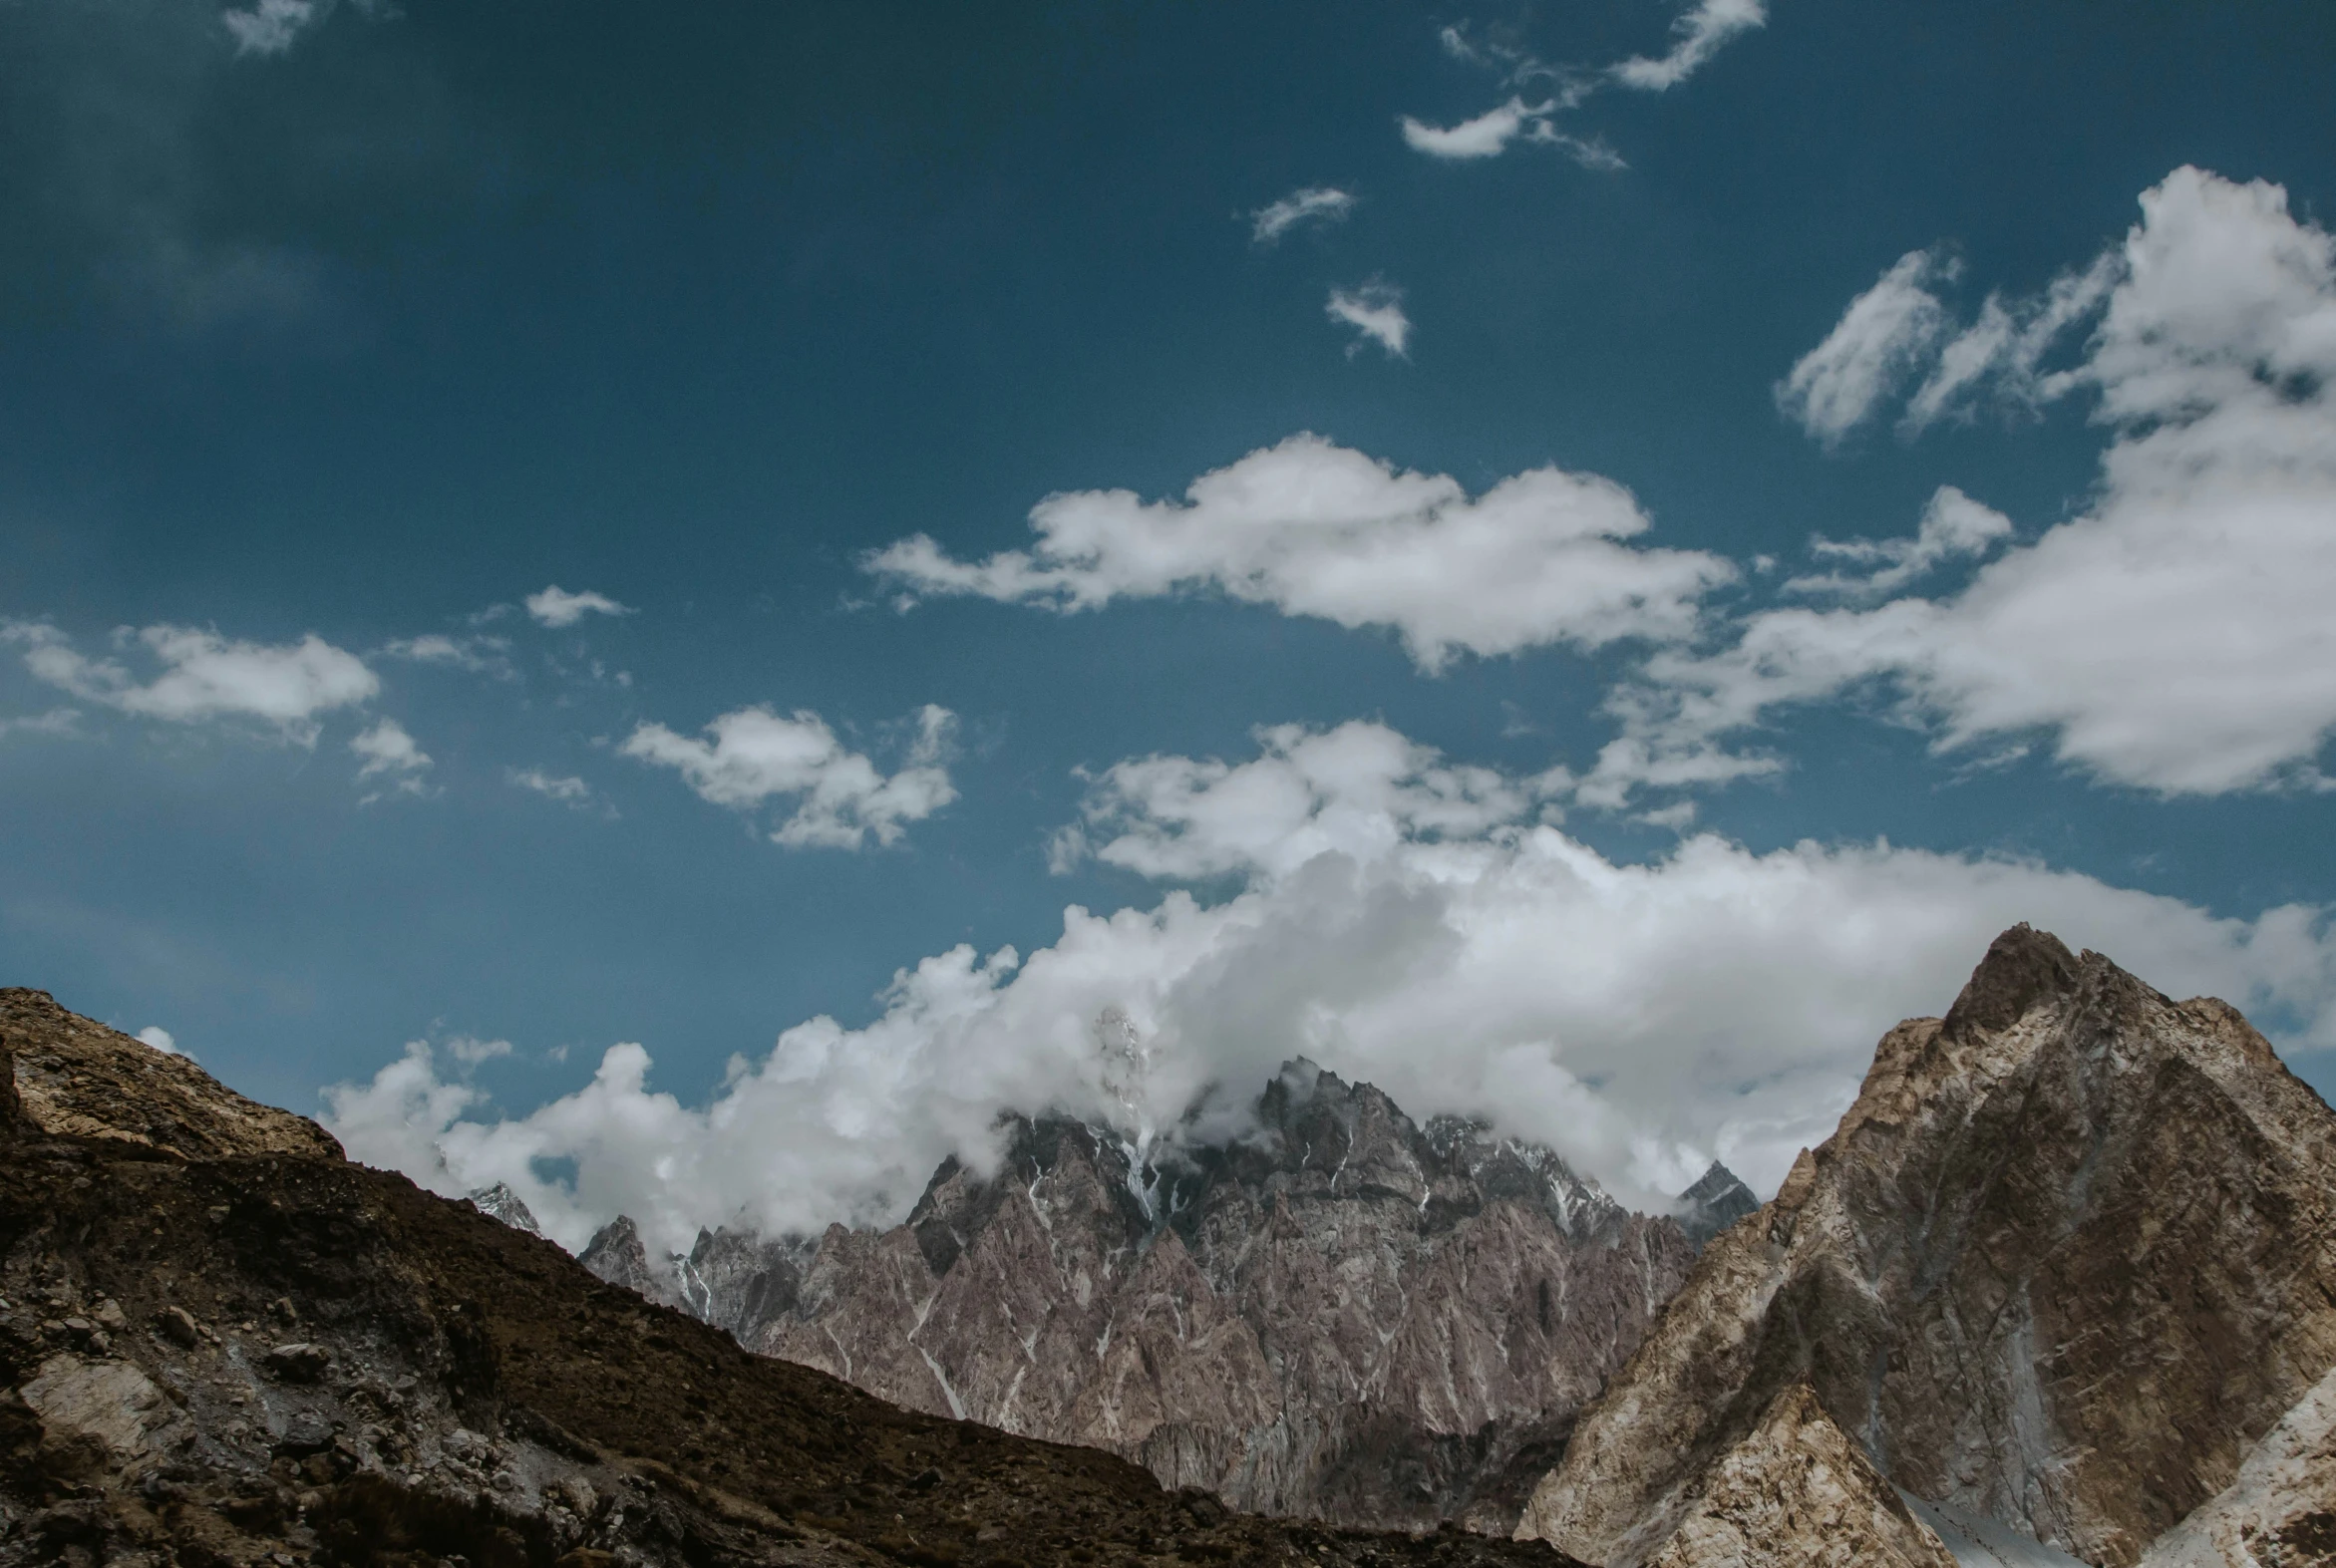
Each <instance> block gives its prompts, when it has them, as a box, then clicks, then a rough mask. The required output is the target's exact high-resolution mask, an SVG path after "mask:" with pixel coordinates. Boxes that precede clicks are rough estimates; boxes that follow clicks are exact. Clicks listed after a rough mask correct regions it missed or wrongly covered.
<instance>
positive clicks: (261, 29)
mask: <svg viewBox="0 0 2336 1568" xmlns="http://www.w3.org/2000/svg"><path fill="white" fill-rule="evenodd" d="M323 16H324V7H322V6H320V5H319V4H318V3H317V0H257V3H255V4H254V5H252V6H251V7H249V8H248V9H246V10H241V11H224V12H221V13H220V15H219V21H220V23H221V24H222V25H224V26H225V27H226V29H227V31H228V32H229V33H231V34H232V35H234V39H235V53H237V54H239V55H262V56H265V55H280V54H283V53H285V52H286V51H288V50H290V49H291V47H292V45H293V44H294V42H296V41H297V40H298V39H299V37H300V35H301V34H302V33H304V32H306V31H307V30H308V29H309V28H310V27H312V26H314V25H315V24H316V23H317V22H319V21H321V20H323Z"/></svg>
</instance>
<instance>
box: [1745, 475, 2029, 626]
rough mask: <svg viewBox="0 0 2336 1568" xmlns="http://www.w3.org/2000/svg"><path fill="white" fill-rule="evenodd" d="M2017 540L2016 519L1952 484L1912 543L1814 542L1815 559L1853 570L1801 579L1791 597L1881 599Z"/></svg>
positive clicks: (1942, 490) (1927, 511) (1793, 583)
mask: <svg viewBox="0 0 2336 1568" xmlns="http://www.w3.org/2000/svg"><path fill="white" fill-rule="evenodd" d="M2011 535H2012V520H2011V518H2009V517H2007V516H2005V515H2004V514H2003V513H2002V512H2000V511H1997V510H1996V509H1995V508H1994V507H1992V506H1987V505H1983V504H1981V503H1980V502H1978V501H1975V500H1973V499H1972V498H1971V497H1970V496H1968V495H1966V494H1964V493H1963V492H1962V491H1961V490H1959V489H1957V488H1955V487H1954V486H1953V485H1952V484H1942V485H1940V486H1939V487H1938V490H1937V493H1935V494H1933V495H1932V496H1931V497H1930V504H1929V505H1927V506H1925V507H1924V508H1923V509H1922V521H1921V522H1920V523H1919V524H1918V525H1917V526H1916V529H1915V533H1914V536H1913V537H1912V538H1910V539H1903V538H1901V539H1829V538H1826V537H1825V536H1824V535H1822V534H1821V535H1819V536H1818V537H1816V538H1814V539H1811V540H1810V541H1809V549H1810V553H1812V554H1814V555H1816V556H1818V557H1819V558H1821V559H1824V560H1832V561H1836V562H1839V563H1840V564H1841V565H1842V566H1844V567H1846V568H1848V569H1847V570H1835V571H1830V572H1826V573H1824V574H1823V575H1821V576H1813V577H1795V578H1793V579H1791V580H1790V581H1788V582H1787V583H1786V584H1785V591H1786V592H1788V593H1808V594H1837V595H1839V596H1841V597H1843V598H1854V599H1877V598H1881V597H1883V596H1884V595H1886V594H1891V593H1895V592H1897V591H1898V590H1899V589H1900V588H1903V587H1904V586H1905V585H1906V584H1907V583H1909V582H1912V581H1913V580H1914V579H1915V578H1917V577H1919V576H1922V575H1923V574H1924V573H1926V572H1928V571H1930V570H1931V569H1932V568H1934V567H1936V566H1939V565H1941V564H1943V563H1944V562H1947V561H1950V560H1954V559H1956V558H1958V557H1964V556H1980V555H1985V554H1986V553H1987V552H1988V551H1989V550H1991V549H1993V548H1994V547H1995V546H1996V545H1997V544H1999V543H2001V542H2002V541H2003V540H2005V539H2008V538H2010V537H2011ZM1858 567H1863V568H1865V570H1863V571H1859V570H1857V569H1856V568H1858Z"/></svg>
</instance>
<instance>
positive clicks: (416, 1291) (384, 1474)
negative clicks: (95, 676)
mask: <svg viewBox="0 0 2336 1568" xmlns="http://www.w3.org/2000/svg"><path fill="white" fill-rule="evenodd" d="M37 995H38V994H37V993H21V992H19V993H9V994H7V995H6V1003H7V1004H8V1005H12V1006H15V1007H16V1008H18V1009H19V1013H18V1014H17V1015H16V1017H15V1018H14V1019H11V1020H9V1021H7V1022H0V1568H16V1565H18V1564H23V1565H28V1568H29V1565H33V1564H42V1565H46V1564H52V1563H59V1562H63V1563H68V1564H76V1565H86V1564H96V1563H108V1564H126V1565H127V1564H140V1565H150V1568H165V1565H170V1564H181V1565H190V1568H191V1565H204V1568H215V1565H221V1564H245V1563H250V1564H260V1563H271V1564H305V1563H315V1564H320V1565H347V1568H367V1565H372V1568H414V1565H417V1564H425V1563H431V1564H436V1563H447V1562H464V1563H468V1564H470V1565H471V1568H552V1565H561V1568H616V1565H619V1564H622V1565H626V1568H683V1565H691V1568H700V1565H708V1564H733V1563H736V1564H746V1563H754V1564H774V1565H778V1564H794V1565H802V1568H844V1565H858V1568H864V1565H867V1564H871V1563H893V1564H911V1565H916V1564H922V1565H928V1568H938V1565H952V1564H953V1565H959V1568H1028V1565H1029V1564H1032V1563H1047V1564H1114V1565H1126V1568H1136V1565H1139V1564H1142V1565H1147V1568H1159V1565H1167V1564H1173V1563H1195V1564H1222V1563H1258V1564H1274V1565H1282V1568H1296V1565H1299V1564H1313V1565H1318V1568H1397V1565H1402V1568H1428V1565H1430V1564H1439V1565H1441V1564H1456V1565H1462V1568H1493V1565H1502V1568H1567V1565H1568V1564H1569V1562H1570V1560H1569V1559H1565V1558H1563V1557H1561V1556H1560V1555H1558V1554H1556V1553H1554V1552H1552V1551H1550V1550H1549V1549H1548V1548H1546V1547H1543V1546H1539V1545H1531V1546H1527V1545H1524V1544H1522V1543H1516V1542H1508V1541H1490V1540H1484V1539H1481V1538H1477V1537H1462V1536H1457V1535H1448V1536H1443V1537H1433V1536H1432V1537H1427V1538H1419V1539H1415V1538H1413V1537H1411V1536H1407V1535H1388V1534H1370V1533H1365V1532H1356V1531H1344V1530H1337V1529H1332V1528H1328V1527H1325V1526H1319V1525H1308V1524H1300V1523H1293V1522H1291V1521H1285V1520H1267V1519H1259V1518H1255V1517H1249V1516H1243V1515H1239V1514H1236V1513H1232V1512H1229V1511H1228V1510H1226V1509H1225V1508H1224V1507H1223V1506H1221V1505H1220V1504H1219V1503H1218V1502H1217V1501H1216V1500H1214V1499H1212V1498H1209V1497H1206V1496H1203V1495H1201V1494H1198V1493H1191V1492H1187V1493H1180V1494H1178V1493H1170V1492H1166V1491H1163V1490H1162V1488H1161V1487H1160V1486H1159V1485H1158V1483H1157V1482H1155V1481H1154V1479H1153V1478H1152V1477H1151V1476H1150V1475H1148V1474H1146V1473H1145V1472H1144V1471H1143V1470H1141V1469H1139V1468H1138V1467H1136V1466H1134V1465H1131V1464H1128V1463H1126V1462H1124V1461H1122V1460H1120V1459H1117V1458H1114V1457H1112V1456H1111V1455H1109V1454H1105V1453H1100V1452H1095V1451H1093V1450H1083V1449H1075V1448H1065V1447H1060V1446H1056V1445H1052V1444H1047V1443H1040V1442H1033V1441H1029V1440H1027V1439H1023V1438H1018V1437H1013V1436H1010V1435H1008V1434H1006V1433H1003V1432H999V1431H996V1430H993V1429H990V1428H986V1427H982V1426H978V1425H975V1424H972V1423H970V1422H962V1421H953V1420H947V1419H936V1418H934V1417H932V1416H928V1415H924V1414H920V1413H916V1412H913V1411H901V1410H897V1409H894V1408H891V1407H888V1406H886V1405H884V1404H882V1403H881V1402H879V1401H876V1400H874V1399H871V1398H869V1397H868V1396H867V1395H865V1394H863V1393H861V1392H860V1391H858V1390H856V1389H853V1388H850V1387H849V1386H847V1385H845V1384H842V1383H839V1382H837V1381H835V1380H834V1379H832V1378H829V1377H826V1376H824V1375H822V1374H820V1373H817V1372H814V1371H811V1370H810V1369H807V1368H802V1367H796V1366H790V1365H788V1364H786V1363H783V1362H778V1361H773V1360H770V1359H767V1358H762V1357H756V1356H750V1355H748V1354H747V1353H746V1352H745V1351H744V1350H742V1349H741V1348H740V1347H739V1346H738V1345H737V1344H736V1343H735V1341H733V1340H732V1339H731V1338H730V1337H729V1336H727V1335H725V1334H723V1333H722V1332H721V1331H719V1330H717V1329H715V1328H713V1327H710V1326H709V1325H706V1324H704V1323H700V1322H697V1321H695V1320H694V1319H692V1318H690V1317H688V1316H686V1315H685V1314H682V1313H680V1312H677V1311H673V1310H669V1309H666V1308H662V1307H659V1306H656V1305H654V1304H652V1303H649V1302H644V1301H643V1300H641V1299H640V1298H639V1297H638V1296H637V1295H634V1294H632V1293H630V1292H627V1291H622V1290H619V1289H616V1288H614V1287H611V1286H609V1285H606V1284H604V1283H602V1282H601V1281H599V1280H597V1279H595V1278H593V1277H592V1276H591V1275H590V1274H589V1273H587V1272H586V1271H584V1270H583V1269H582V1268H581V1267H579V1266H578V1265H577V1264H576V1262H575V1261H574V1260H572V1259H570V1258H569V1257H568V1256H567V1255H566V1254H565V1253H563V1252H561V1251H560V1250H559V1249H558V1248H557V1247H555V1246H553V1245H552V1244H551V1243H549V1242H547V1241H544V1240H542V1239H541V1238H539V1237H535V1236H530V1235H527V1234H525V1233H524V1232H522V1231H520V1230H518V1229H516V1228H514V1227H512V1226H509V1225H505V1224H499V1223H497V1222H496V1221H495V1220H493V1219H491V1218H489V1217H488V1216H487V1215H486V1214H484V1213H482V1212H481V1211H480V1210H479V1209H478V1208H477V1207H475V1206H474V1205H472V1204H469V1203H464V1202H450V1201H448V1200H446V1199H443V1198H438V1197H434V1196H432V1195H431V1194H429V1193H427V1192H423V1191H421V1190H419V1189H418V1188H416V1187H415V1186H414V1185H413V1184H412V1183H411V1182H408V1181H407V1180H405V1178H403V1177H401V1176H396V1175H392V1174H389V1173H386V1172H382V1171H376V1170H370V1169H367V1168H365V1167H364V1166H361V1165H354V1164H350V1163H348V1162H347V1161H345V1160H343V1159H341V1158H339V1157H338V1154H337V1151H336V1150H335V1149H334V1148H333V1146H332V1143H331V1140H330V1139H329V1138H327V1137H325V1136H324V1134H323V1133H322V1132H321V1131H319V1130H317V1129H315V1128H314V1127H313V1126H310V1127H308V1128H307V1130H306V1132H304V1133H303V1132H302V1131H301V1130H300V1127H299V1126H298V1125H296V1123H297V1122H298V1118H296V1117H292V1116H289V1115H287V1114H286V1113H284V1112H279V1111H268V1112H266V1114H264V1115H260V1114H256V1111H258V1110H263V1109H264V1107H250V1105H249V1102H248V1101H241V1100H239V1099H237V1098H235V1097H231V1096H228V1095H227V1093H226V1092H225V1091H224V1090H221V1089H219V1088H218V1086H216V1085H215V1084H212V1083H210V1082H209V1081H208V1080H207V1079H205V1078H202V1077H200V1076H199V1072H198V1071H197V1072H194V1074H193V1076H189V1072H187V1071H181V1070H180V1068H176V1067H172V1068H166V1069H165V1070H164V1071H162V1072H160V1073H152V1072H148V1071H146V1069H147V1068H148V1067H149V1066H150V1064H147V1063H144V1062H142V1061H140V1060H139V1059H135V1058H129V1057H126V1056H125V1055H124V1054H123V1051H122V1049H121V1045H120V1037H116V1036H112V1035H111V1034H110V1032H106V1031H103V1030H102V1029H101V1028H100V1026H96V1025H92V1024H90V1023H89V1022H88V1021H87V1020H76V1019H73V1018H72V1017H71V1015H62V1020H61V1019H60V1017H59V1016H58V1015H57V1013H56V1012H55V1011H53V1009H52V1008H51V1006H50V1005H49V1004H47V999H46V998H45V997H43V998H39V1003H40V1004H41V1005H40V1006H37V1007H36V1006H34V1005H33V1003H32V1001H31V999H32V998H34V997H37ZM28 1015H29V1016H30V1017H31V1020H32V1026H33V1027H30V1028H21V1021H22V1020H23V1019H24V1018H25V1017H26V1016H28ZM20 1041H21V1042H22V1043H23V1045H24V1048H25V1050H26V1054H27V1057H28V1059H29V1060H30V1062H31V1064H32V1071H30V1072H24V1071H21V1067H22V1065H21V1064H18V1063H15V1062H11V1061H10V1060H9V1057H8V1048H9V1047H12V1046H15V1045H17V1044H18V1043H19V1042H20ZM130 1049H132V1050H137V1051H145V1050H147V1048H146V1047H143V1046H138V1045H136V1044H135V1043H132V1045H131V1048H130ZM150 1055H151V1053H150ZM20 1082H21V1083H24V1084H26V1085H27V1086H28V1089H27V1092H26V1093H24V1094H23V1095H22V1096H21V1097H19V1096H17V1095H14V1094H11V1093H9V1090H10V1089H11V1088H12V1087H13V1086H16V1085H18V1084H19V1083H20ZM34 1091H37V1092H38V1093H37V1094H36V1093H34ZM60 1105H63V1106H67V1107H70V1108H69V1110H68V1111H59V1110H58V1109H57V1108H56V1107H57V1106H60ZM206 1107H207V1109H208V1110H209V1111H215V1112H217V1113H216V1114H215V1115H210V1114H207V1113H206ZM65 1114H70V1115H71V1116H72V1117H73V1118H74V1119H73V1120H72V1121H71V1122H70V1123H69V1124H68V1123H65V1122H63V1121H62V1119H61V1118H62V1116H63V1115H65ZM166 1124H169V1125H166ZM60 1127H63V1128H64V1129H63V1130H60V1129H59V1128H60ZM158 1129H159V1130H158Z"/></svg>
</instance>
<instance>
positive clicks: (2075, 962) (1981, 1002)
mask: <svg viewBox="0 0 2336 1568" xmlns="http://www.w3.org/2000/svg"><path fill="white" fill-rule="evenodd" d="M2082 967H2083V965H2082V962H2081V961H2080V960H2079V959H2078V957H2077V955H2076V954H2074V953H2072V952H2070V951H2069V950H2068V947H2067V945H2066V944H2065V943H2063V942H2062V941H2061V939H2060V938H2059V937H2057V936H2054V935H2053V934H2052V933H2051V932H2049V931H2039V930H2037V929H2036V928H2035V927H2034V926H2031V925H2029V924H2028V923H2027V922H2026V921H2024V920H2023V921H2021V922H2020V923H2019V924H2018V925H2016V926H2013V927H2012V928H2011V929H2010V930H2009V931H2006V932H2005V933H2004V934H2003V935H2001V936H1999V937H1997V938H1996V939H1995V940H1994V941H1993V942H1990V943H1989V944H1988V945H1987V956H1986V957H1985V958H1982V959H1981V960H1979V967H1978V968H1976V969H1974V970H1972V971H1971V978H1970V979H1969V980H1968V981H1966V982H1964V984H1963V992H1962V995H1960V996H1958V997H1956V998H1955V1005H1954V1006H1953V1007H1951V1008H1949V1009H1947V1016H1946V1025H1945V1028H1944V1029H1943V1030H1942V1031H1941V1033H1943V1034H1944V1035H1945V1036H1946V1037H1947V1038H1948V1039H1949V1040H1967V1039H1969V1038H1970V1037H1971V1036H1972V1035H1974V1034H1978V1033H1981V1032H1985V1031H1990V1030H1998V1029H2009V1028H2010V1027H2011V1026H2012V1025H2014V1024H2016V1023H2018V1022H2019V1021H2020V1019H2021V1018H2022V1017H2023V1016H2024V1015H2025V1014H2026V1013H2027V1011H2028V1009H2030V1008H2032V1007H2034V1006H2035V1005H2036V1004H2037V1003H2038V1002H2040V1001H2042V1000H2043V999H2044V998H2046V997H2050V996H2060V995H2065V994H2066V993H2068V992H2070V991H2073V990H2075V989H2076V986H2077V977H2078V971H2079V970H2080V969H2081V968H2082Z"/></svg>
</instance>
